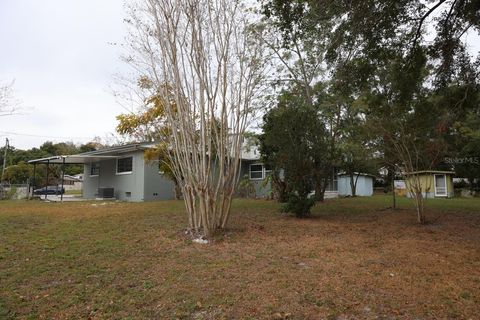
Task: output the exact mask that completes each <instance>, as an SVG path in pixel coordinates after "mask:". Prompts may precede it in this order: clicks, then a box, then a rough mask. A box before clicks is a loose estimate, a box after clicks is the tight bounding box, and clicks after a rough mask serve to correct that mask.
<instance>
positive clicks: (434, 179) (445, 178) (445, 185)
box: [433, 174, 448, 197]
mask: <svg viewBox="0 0 480 320" xmlns="http://www.w3.org/2000/svg"><path fill="white" fill-rule="evenodd" d="M437 176H443V181H444V188H445V193H441V194H439V193H438V192H437ZM433 186H434V189H435V197H446V196H448V191H447V175H446V174H434V175H433Z"/></svg>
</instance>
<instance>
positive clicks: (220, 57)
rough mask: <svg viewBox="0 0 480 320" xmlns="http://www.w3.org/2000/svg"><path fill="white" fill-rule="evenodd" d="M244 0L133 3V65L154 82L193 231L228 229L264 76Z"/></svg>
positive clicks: (207, 233)
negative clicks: (244, 152)
mask: <svg viewBox="0 0 480 320" xmlns="http://www.w3.org/2000/svg"><path fill="white" fill-rule="evenodd" d="M253 18H254V14H253V13H251V12H249V11H247V10H246V7H245V6H244V5H243V4H242V2H241V1H238V0H214V1H211V0H190V1H180V0H144V1H141V2H140V3H139V4H138V6H136V7H134V8H133V10H132V16H131V19H130V20H129V22H130V23H131V26H132V28H131V31H132V37H131V40H132V41H131V47H132V49H133V50H132V56H131V57H130V58H129V61H130V62H131V64H132V65H133V66H134V67H136V68H137V70H138V72H139V74H140V75H142V76H143V77H145V78H147V79H148V81H150V82H151V83H152V85H151V88H152V89H151V90H152V92H151V94H150V96H155V97H158V99H160V103H161V104H162V106H163V109H162V111H163V112H164V119H165V121H164V125H165V128H166V129H167V133H166V134H164V135H160V137H161V138H162V139H163V143H164V145H165V148H167V149H168V150H171V152H168V153H166V155H167V156H168V157H169V158H170V161H169V162H170V164H171V169H172V172H173V174H174V175H175V177H176V179H177V180H178V181H179V182H180V187H181V190H182V195H183V199H184V201H185V205H186V210H187V213H188V219H189V226H190V228H191V229H192V230H194V231H196V232H198V233H200V234H203V235H205V236H207V237H210V236H212V235H213V234H214V232H215V231H216V230H217V229H219V228H225V226H226V224H227V221H228V218H229V214H230V207H231V202H232V197H233V195H234V192H235V187H236V185H237V182H238V179H239V171H240V157H241V152H242V145H243V140H244V133H245V130H246V129H247V127H248V125H249V121H250V119H251V117H252V114H253V113H254V111H255V108H256V106H255V105H254V102H255V100H256V98H257V97H258V95H259V89H260V88H261V86H262V84H263V82H262V79H263V77H264V75H265V71H264V68H265V64H264V61H263V50H262V47H261V46H260V44H259V43H258V41H257V38H256V37H255V35H254V34H253V33H252V32H251V30H250V20H251V19H253Z"/></svg>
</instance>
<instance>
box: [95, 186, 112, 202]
mask: <svg viewBox="0 0 480 320" xmlns="http://www.w3.org/2000/svg"><path fill="white" fill-rule="evenodd" d="M98 197H99V198H103V199H108V198H115V192H114V190H113V188H98Z"/></svg>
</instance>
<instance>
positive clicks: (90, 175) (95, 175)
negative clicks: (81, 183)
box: [88, 162, 100, 177]
mask: <svg viewBox="0 0 480 320" xmlns="http://www.w3.org/2000/svg"><path fill="white" fill-rule="evenodd" d="M94 164H96V165H98V173H99V174H100V163H99V162H91V163H90V172H89V175H88V176H89V177H98V175H99V174H92V167H93V165H94Z"/></svg>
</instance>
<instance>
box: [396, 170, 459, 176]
mask: <svg viewBox="0 0 480 320" xmlns="http://www.w3.org/2000/svg"><path fill="white" fill-rule="evenodd" d="M422 173H433V174H435V173H438V174H452V175H453V174H455V171H442V170H419V171H412V172H405V173H404V175H406V176H409V175H412V174H422Z"/></svg>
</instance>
